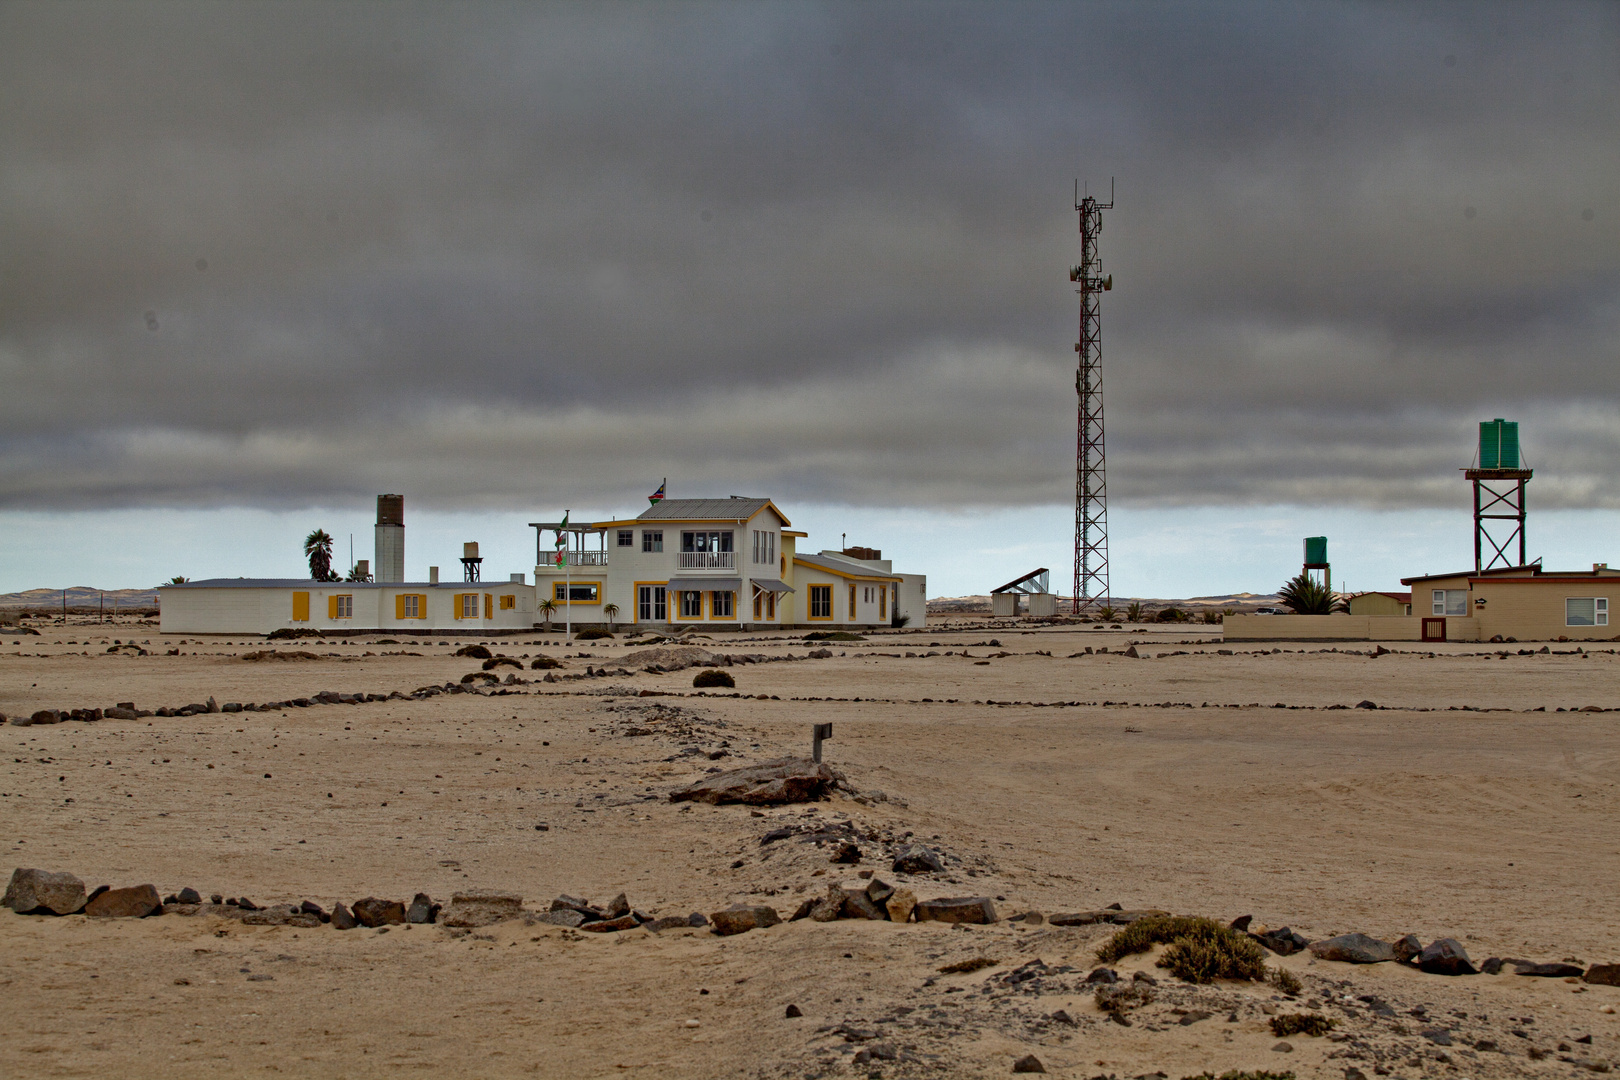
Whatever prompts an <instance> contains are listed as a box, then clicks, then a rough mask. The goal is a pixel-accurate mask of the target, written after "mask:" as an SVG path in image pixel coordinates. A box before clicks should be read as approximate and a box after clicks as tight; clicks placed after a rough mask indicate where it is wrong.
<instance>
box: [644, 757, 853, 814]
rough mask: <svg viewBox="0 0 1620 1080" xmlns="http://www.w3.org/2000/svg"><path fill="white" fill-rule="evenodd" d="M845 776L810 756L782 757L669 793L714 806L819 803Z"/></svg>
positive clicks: (675, 799) (672, 797)
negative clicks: (724, 804) (811, 758)
mask: <svg viewBox="0 0 1620 1080" xmlns="http://www.w3.org/2000/svg"><path fill="white" fill-rule="evenodd" d="M843 779H844V776H843V774H842V773H840V772H838V771H837V770H836V769H832V768H829V767H828V766H826V765H822V764H818V763H816V762H814V761H811V760H810V759H809V758H779V759H777V760H775V761H767V762H764V763H762V764H759V765H750V766H747V767H746V768H742V769H730V770H728V771H725V772H718V773H713V774H711V775H709V776H705V777H703V778H702V779H701V780H697V781H694V782H693V783H691V784H688V785H687V786H686V787H684V788H678V789H676V790H675V791H672V792H670V793H669V801H670V802H701V803H708V804H710V805H711V806H713V805H719V804H721V803H743V804H745V805H748V806H775V805H779V804H781V803H799V802H815V801H816V800H818V799H822V798H825V797H826V795H827V792H828V790H829V789H830V788H831V787H832V786H833V785H834V784H837V783H839V782H840V781H842V780H843Z"/></svg>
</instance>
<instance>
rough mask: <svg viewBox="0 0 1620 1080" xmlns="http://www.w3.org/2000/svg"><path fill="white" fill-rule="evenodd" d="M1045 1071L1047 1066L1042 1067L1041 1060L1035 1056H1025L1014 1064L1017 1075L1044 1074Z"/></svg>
mask: <svg viewBox="0 0 1620 1080" xmlns="http://www.w3.org/2000/svg"><path fill="white" fill-rule="evenodd" d="M1045 1071H1046V1066H1045V1065H1042V1064H1041V1059H1040V1058H1038V1057H1036V1056H1035V1055H1034V1054H1025V1055H1024V1056H1023V1057H1021V1058H1019V1059H1018V1060H1017V1061H1015V1062H1013V1072H1015V1073H1043V1072H1045Z"/></svg>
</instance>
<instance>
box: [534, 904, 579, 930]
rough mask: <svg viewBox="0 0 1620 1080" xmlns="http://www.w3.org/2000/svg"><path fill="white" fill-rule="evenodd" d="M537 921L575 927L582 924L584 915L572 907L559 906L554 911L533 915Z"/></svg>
mask: <svg viewBox="0 0 1620 1080" xmlns="http://www.w3.org/2000/svg"><path fill="white" fill-rule="evenodd" d="M535 917H536V918H537V919H539V921H541V922H544V923H550V924H551V925H553V926H568V927H577V926H582V925H584V922H585V916H583V915H581V914H580V913H579V912H577V911H575V910H574V909H573V908H559V909H558V910H556V911H547V912H544V913H542V914H540V915H537V916H535Z"/></svg>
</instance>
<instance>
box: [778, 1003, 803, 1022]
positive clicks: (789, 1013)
mask: <svg viewBox="0 0 1620 1080" xmlns="http://www.w3.org/2000/svg"><path fill="white" fill-rule="evenodd" d="M782 1015H783V1016H784V1017H786V1018H787V1019H789V1020H793V1019H796V1018H798V1017H800V1016H803V1015H804V1013H803V1011H801V1010H800V1009H799V1007H798V1006H797V1005H789V1006H788V1007H787V1010H786V1011H785V1012H783V1014H782Z"/></svg>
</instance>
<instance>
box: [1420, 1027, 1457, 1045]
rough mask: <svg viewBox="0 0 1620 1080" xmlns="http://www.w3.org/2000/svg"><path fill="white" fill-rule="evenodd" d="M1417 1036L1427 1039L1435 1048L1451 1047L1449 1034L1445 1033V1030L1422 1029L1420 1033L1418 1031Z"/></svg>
mask: <svg viewBox="0 0 1620 1080" xmlns="http://www.w3.org/2000/svg"><path fill="white" fill-rule="evenodd" d="M1418 1034H1419V1035H1421V1036H1423V1037H1424V1038H1425V1039H1428V1040H1429V1041H1430V1042H1432V1043H1434V1045H1436V1046H1450V1045H1451V1032H1449V1031H1447V1030H1446V1029H1445V1028H1424V1029H1423V1030H1422V1031H1419V1032H1418Z"/></svg>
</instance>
